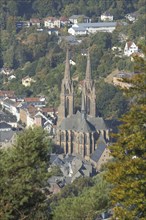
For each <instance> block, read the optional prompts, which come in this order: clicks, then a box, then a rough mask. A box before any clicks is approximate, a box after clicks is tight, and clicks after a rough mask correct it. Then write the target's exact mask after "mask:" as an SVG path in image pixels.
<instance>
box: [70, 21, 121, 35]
mask: <svg viewBox="0 0 146 220" xmlns="http://www.w3.org/2000/svg"><path fill="white" fill-rule="evenodd" d="M116 26H117V22H97V23H80V24H74V25H72V27H71V28H69V29H68V33H69V34H71V35H74V36H76V35H86V34H92V33H96V32H113V31H114V30H115V28H116Z"/></svg>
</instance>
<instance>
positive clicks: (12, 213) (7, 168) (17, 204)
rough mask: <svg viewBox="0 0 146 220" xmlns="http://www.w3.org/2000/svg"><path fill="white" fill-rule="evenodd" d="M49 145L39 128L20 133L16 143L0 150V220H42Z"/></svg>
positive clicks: (44, 213)
mask: <svg viewBox="0 0 146 220" xmlns="http://www.w3.org/2000/svg"><path fill="white" fill-rule="evenodd" d="M50 147H51V143H50V141H49V140H48V138H47V136H46V133H45V132H44V131H43V130H42V129H40V128H34V129H31V128H30V129H28V130H25V131H24V132H23V133H21V134H20V135H19V136H18V138H17V141H16V144H15V145H14V146H12V147H10V148H8V149H1V150H0V176H1V179H0V219H5V220H7V219H8V220H9V219H14V220H17V219H19V220H22V219H35V220H37V219H38V220H41V219H43V220H45V219H48V216H47V211H46V210H47V208H46V207H47V204H46V195H45V193H44V189H45V187H46V183H47V178H48V172H47V166H48V165H49V159H48V153H49V149H50Z"/></svg>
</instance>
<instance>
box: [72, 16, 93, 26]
mask: <svg viewBox="0 0 146 220" xmlns="http://www.w3.org/2000/svg"><path fill="white" fill-rule="evenodd" d="M69 21H70V22H71V23H72V24H78V23H90V22H91V18H89V17H87V16H85V15H72V16H71V17H70V18H69Z"/></svg>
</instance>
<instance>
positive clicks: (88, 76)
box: [86, 49, 91, 80]
mask: <svg viewBox="0 0 146 220" xmlns="http://www.w3.org/2000/svg"><path fill="white" fill-rule="evenodd" d="M86 80H91V64H90V53H89V49H88V52H87V67H86Z"/></svg>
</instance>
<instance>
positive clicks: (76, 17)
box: [69, 15, 89, 19]
mask: <svg viewBox="0 0 146 220" xmlns="http://www.w3.org/2000/svg"><path fill="white" fill-rule="evenodd" d="M80 17H83V18H89V17H87V16H85V15H72V16H71V17H70V18H69V19H78V18H80Z"/></svg>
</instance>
